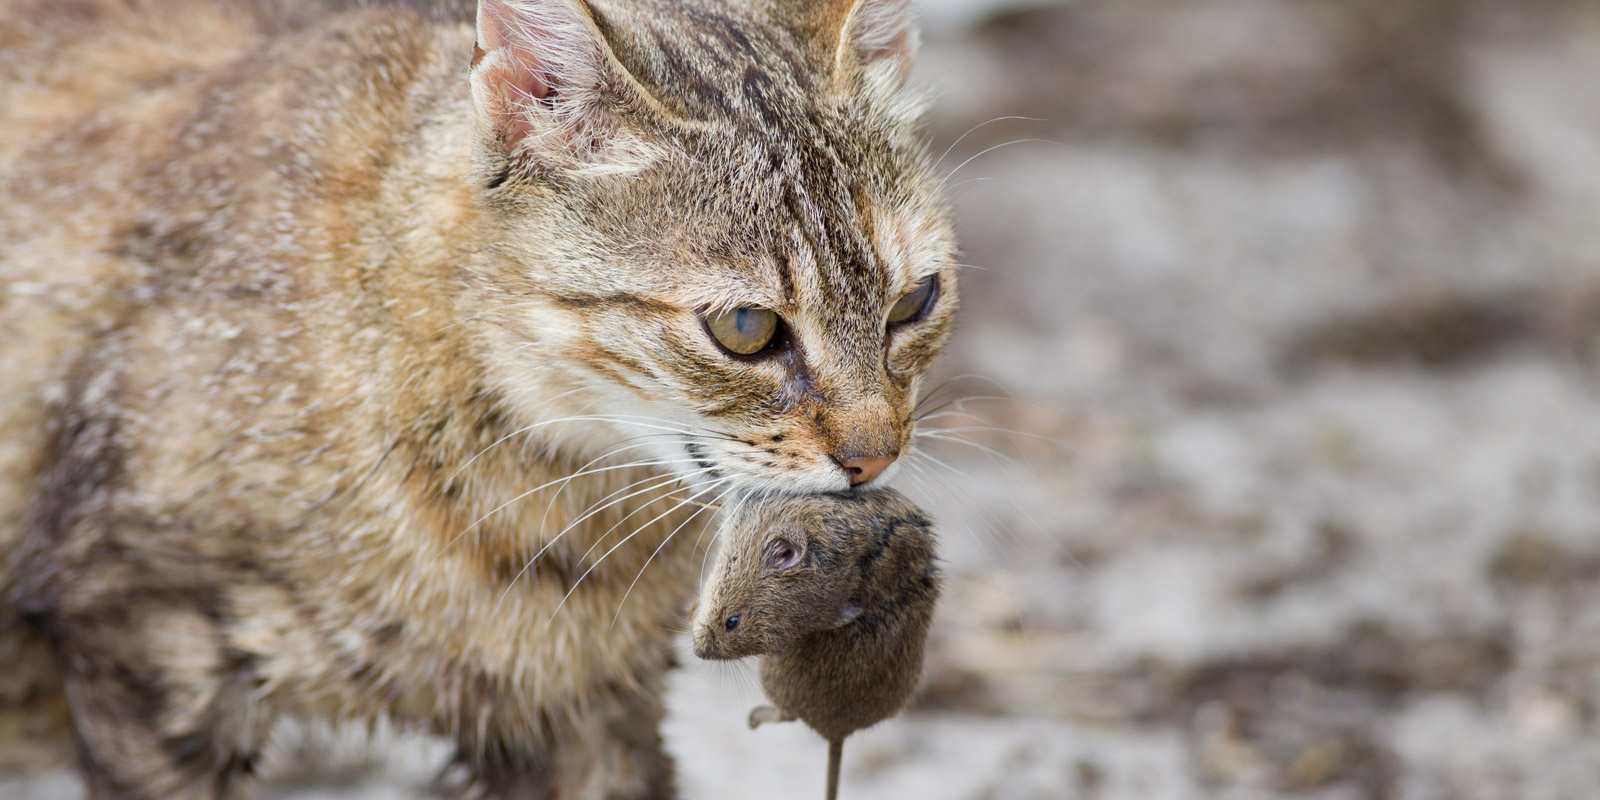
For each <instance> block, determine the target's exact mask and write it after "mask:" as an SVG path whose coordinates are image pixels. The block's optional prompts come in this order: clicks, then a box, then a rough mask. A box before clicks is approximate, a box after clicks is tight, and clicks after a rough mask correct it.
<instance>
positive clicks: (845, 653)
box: [694, 490, 939, 800]
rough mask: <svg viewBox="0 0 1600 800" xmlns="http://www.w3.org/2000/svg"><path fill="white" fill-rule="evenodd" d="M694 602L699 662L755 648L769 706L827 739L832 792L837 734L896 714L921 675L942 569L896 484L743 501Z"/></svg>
mask: <svg viewBox="0 0 1600 800" xmlns="http://www.w3.org/2000/svg"><path fill="white" fill-rule="evenodd" d="M721 536H722V539H723V542H722V550H721V552H720V553H719V554H718V556H717V563H716V567H715V569H714V571H713V573H712V576H711V580H710V581H709V582H707V584H706V586H705V588H704V589H703V591H702V593H701V597H700V601H699V603H698V605H697V609H696V618H695V621H694V652H695V655H697V656H699V657H700V658H707V659H734V658H743V657H745V656H753V655H759V656H762V659H761V688H762V690H763V691H765V692H766V694H767V698H768V699H769V700H771V701H772V703H773V706H763V707H761V708H757V709H755V710H754V711H752V712H751V713H750V727H752V728H754V727H756V726H757V725H759V724H761V723H762V722H777V721H788V720H793V719H799V720H801V721H803V722H805V723H806V725H808V726H810V727H811V729H812V730H815V731H816V732H817V733H819V734H821V735H822V737H823V738H824V739H827V740H828V798H829V800H833V798H835V797H837V795H838V788H839V757H840V754H841V752H842V749H843V743H844V737H846V736H848V735H850V734H851V733H854V732H855V731H858V730H860V729H862V728H865V727H868V726H870V725H874V724H876V723H878V722H881V721H883V720H885V719H887V718H889V717H891V716H893V715H894V714H896V713H897V712H899V711H900V709H901V708H903V707H904V706H905V704H906V701H907V700H908V699H910V697H911V692H912V690H913V689H915V688H916V686H917V681H918V679H919V678H920V677H921V675H922V656H923V651H924V649H925V645H926V642H927V635H928V622H929V620H930V618H931V617H932V616H933V607H934V604H935V602H936V601H937V600H938V597H939V570H938V567H937V565H936V564H935V558H934V536H933V531H932V528H931V523H930V521H929V520H928V517H927V516H926V515H925V514H924V513H923V512H922V511H921V510H920V509H918V508H917V507H916V506H915V505H913V504H912V503H911V502H910V501H909V500H906V498H905V497H904V496H902V495H901V494H899V493H898V492H895V491H892V490H879V491H874V492H871V493H867V494H836V495H807V496H802V497H789V496H769V497H765V498H749V499H747V500H745V501H744V503H743V504H742V505H739V506H738V508H737V509H736V510H735V511H734V512H733V514H732V515H731V516H730V517H729V518H728V519H726V520H725V521H724V522H723V525H722V534H721Z"/></svg>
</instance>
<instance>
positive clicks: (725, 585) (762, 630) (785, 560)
mask: <svg viewBox="0 0 1600 800" xmlns="http://www.w3.org/2000/svg"><path fill="white" fill-rule="evenodd" d="M838 502H840V501H839V500H837V499H835V498H832V497H830V496H826V495H823V496H808V497H768V498H760V499H757V498H750V499H748V500H746V501H745V502H744V503H743V505H742V506H741V507H740V509H739V511H738V512H736V513H735V514H733V515H732V516H730V517H729V518H727V519H726V520H725V521H724V523H723V525H722V529H721V531H720V533H719V537H720V538H721V539H722V550H721V552H720V553H718V555H717V564H716V567H715V569H714V570H713V572H712V575H711V579H710V580H709V582H708V583H707V584H706V586H705V589H704V591H703V592H702V594H701V597H700V601H699V604H698V607H697V611H696V615H695V621H694V652H695V655H697V656H699V657H700V658H709V659H719V660H720V659H733V658H743V657H745V656H753V655H764V654H768V653H771V654H783V653H786V652H788V651H789V650H791V649H792V648H793V647H794V646H795V644H796V643H798V642H799V641H800V640H801V639H803V638H805V637H806V636H809V635H811V634H813V633H816V632H817V631H820V630H825V629H827V628H831V627H837V626H839V625H844V624H846V623H848V622H850V621H851V620H852V619H854V618H855V616H856V615H857V614H859V613H860V609H859V608H856V607H854V606H852V605H851V604H850V598H851V597H852V596H853V595H854V594H856V590H857V588H858V586H859V584H860V582H861V572H860V567H859V565H858V564H857V560H856V559H855V558H853V557H851V555H852V554H851V552H849V548H848V546H849V543H850V542H851V539H852V537H853V536H855V535H857V533H858V532H857V531H855V530H852V528H851V526H850V525H848V524H841V523H844V522H845V520H844V519H842V518H841V517H840V516H839V515H838V514H836V513H830V512H832V511H834V509H833V508H832V506H833V505H834V504H837V503H838Z"/></svg>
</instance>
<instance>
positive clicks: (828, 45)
mask: <svg viewBox="0 0 1600 800" xmlns="http://www.w3.org/2000/svg"><path fill="white" fill-rule="evenodd" d="M777 3H778V13H779V14H781V15H784V16H786V17H787V18H788V20H789V22H790V24H791V25H793V26H794V27H795V29H796V30H797V31H799V32H800V33H801V35H802V36H804V37H806V38H808V39H810V40H811V41H812V42H813V45H812V46H813V48H814V49H815V50H817V51H819V55H820V56H821V57H822V58H823V59H824V60H825V61H826V63H827V65H828V67H830V68H831V69H832V72H833V77H834V79H835V80H851V79H853V78H856V77H865V78H867V79H869V80H873V81H874V82H878V81H881V82H883V83H886V84H887V85H888V87H889V88H891V89H899V88H900V87H901V86H902V85H904V84H905V81H906V77H907V76H908V75H909V74H910V73H911V65H912V63H913V62H914V61H915V60H916V56H917V44H918V42H919V41H920V37H919V35H918V29H917V21H916V14H915V13H914V11H913V8H912V3H911V0H777Z"/></svg>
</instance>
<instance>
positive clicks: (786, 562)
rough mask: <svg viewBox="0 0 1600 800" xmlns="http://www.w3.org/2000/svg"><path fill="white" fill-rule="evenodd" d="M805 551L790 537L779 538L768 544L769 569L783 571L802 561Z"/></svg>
mask: <svg viewBox="0 0 1600 800" xmlns="http://www.w3.org/2000/svg"><path fill="white" fill-rule="evenodd" d="M804 556H805V551H804V550H803V549H802V548H800V547H799V546H798V545H796V544H795V543H794V542H791V541H789V540H788V539H783V538H778V539H774V540H772V544H769V545H767V558H766V563H767V569H769V570H771V571H773V572H782V571H783V570H786V569H789V568H790V567H793V566H795V565H796V564H799V563H800V559H801V558H802V557H804Z"/></svg>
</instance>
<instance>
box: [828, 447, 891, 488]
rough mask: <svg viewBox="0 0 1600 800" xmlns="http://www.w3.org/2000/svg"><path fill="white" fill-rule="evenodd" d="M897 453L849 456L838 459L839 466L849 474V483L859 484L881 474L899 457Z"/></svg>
mask: <svg viewBox="0 0 1600 800" xmlns="http://www.w3.org/2000/svg"><path fill="white" fill-rule="evenodd" d="M899 457H900V454H899V453H889V454H887V455H881V456H867V457H864V458H851V459H847V460H845V461H840V462H839V466H841V467H844V471H845V474H846V475H849V476H850V485H851V486H859V485H861V484H863V483H866V482H867V481H870V480H872V479H873V478H876V477H878V476H879V475H882V474H883V471H884V470H885V469H888V467H889V465H890V464H893V463H894V460H895V459H897V458H899Z"/></svg>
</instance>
